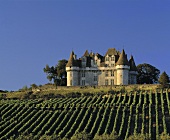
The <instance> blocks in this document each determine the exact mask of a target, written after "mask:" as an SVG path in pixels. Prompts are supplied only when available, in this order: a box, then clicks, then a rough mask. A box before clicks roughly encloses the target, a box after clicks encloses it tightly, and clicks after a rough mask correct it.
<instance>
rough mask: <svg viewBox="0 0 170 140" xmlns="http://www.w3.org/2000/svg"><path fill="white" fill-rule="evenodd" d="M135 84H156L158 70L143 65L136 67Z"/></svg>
mask: <svg viewBox="0 0 170 140" xmlns="http://www.w3.org/2000/svg"><path fill="white" fill-rule="evenodd" d="M137 71H138V75H137V83H138V84H153V83H157V82H158V78H159V74H160V70H158V69H157V68H156V67H154V66H152V65H150V64H147V63H144V64H139V65H138V66H137Z"/></svg>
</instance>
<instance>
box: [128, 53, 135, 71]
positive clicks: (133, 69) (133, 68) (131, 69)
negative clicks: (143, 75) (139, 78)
mask: <svg viewBox="0 0 170 140" xmlns="http://www.w3.org/2000/svg"><path fill="white" fill-rule="evenodd" d="M129 64H130V71H137V67H136V65H135V61H134V59H133V56H132V55H131V57H130V60H129Z"/></svg>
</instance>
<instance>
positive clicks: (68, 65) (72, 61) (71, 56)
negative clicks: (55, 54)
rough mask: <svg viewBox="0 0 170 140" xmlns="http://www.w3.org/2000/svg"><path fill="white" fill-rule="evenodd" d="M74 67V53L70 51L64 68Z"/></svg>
mask: <svg viewBox="0 0 170 140" xmlns="http://www.w3.org/2000/svg"><path fill="white" fill-rule="evenodd" d="M74 65H75V64H74V52H73V51H72V52H71V54H70V58H69V60H68V63H67V65H66V67H71V66H74Z"/></svg>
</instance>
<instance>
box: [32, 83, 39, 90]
mask: <svg viewBox="0 0 170 140" xmlns="http://www.w3.org/2000/svg"><path fill="white" fill-rule="evenodd" d="M30 86H31V88H32V89H36V88H37V87H38V86H37V85H36V84H31V85H30Z"/></svg>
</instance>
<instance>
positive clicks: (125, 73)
mask: <svg viewBox="0 0 170 140" xmlns="http://www.w3.org/2000/svg"><path fill="white" fill-rule="evenodd" d="M129 70H130V65H129V62H128V60H127V55H126V54H125V51H124V49H123V50H122V53H121V54H120V57H119V59H118V61H117V63H116V78H117V79H116V81H117V82H116V85H128V84H129Z"/></svg>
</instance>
